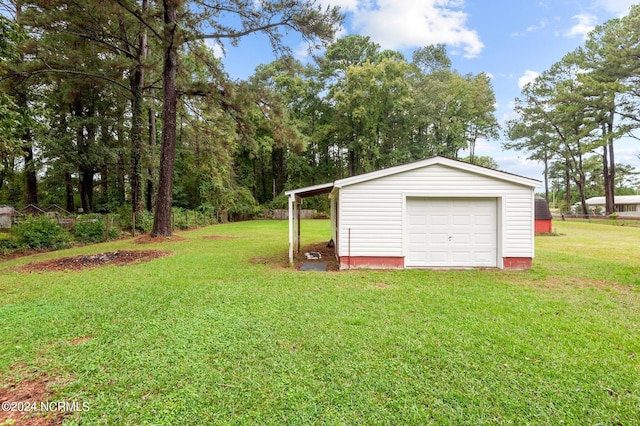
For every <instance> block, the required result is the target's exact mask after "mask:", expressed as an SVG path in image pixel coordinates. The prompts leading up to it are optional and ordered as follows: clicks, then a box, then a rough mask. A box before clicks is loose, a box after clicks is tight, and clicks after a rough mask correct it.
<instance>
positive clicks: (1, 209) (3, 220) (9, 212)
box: [0, 205, 18, 230]
mask: <svg viewBox="0 0 640 426" xmlns="http://www.w3.org/2000/svg"><path fill="white" fill-rule="evenodd" d="M17 215H18V212H16V211H15V209H14V208H13V207H11V206H6V205H3V206H0V229H3V230H7V229H11V224H12V223H13V218H14V217H16V216H17Z"/></svg>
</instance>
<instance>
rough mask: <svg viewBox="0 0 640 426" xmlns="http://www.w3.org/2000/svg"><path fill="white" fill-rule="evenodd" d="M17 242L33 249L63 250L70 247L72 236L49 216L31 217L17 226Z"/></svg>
mask: <svg viewBox="0 0 640 426" xmlns="http://www.w3.org/2000/svg"><path fill="white" fill-rule="evenodd" d="M15 235H16V241H17V242H18V244H20V245H22V246H26V247H28V248H31V249H61V248H66V247H69V246H70V244H71V236H70V235H69V233H68V232H66V231H65V230H64V229H62V228H61V227H60V226H59V225H58V223H57V222H56V221H55V220H54V219H52V218H50V217H47V216H44V215H41V216H31V217H29V218H27V219H26V220H25V221H23V222H22V223H20V224H19V225H18V226H16V230H15Z"/></svg>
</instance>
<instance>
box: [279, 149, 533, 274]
mask: <svg viewBox="0 0 640 426" xmlns="http://www.w3.org/2000/svg"><path fill="white" fill-rule="evenodd" d="M540 184H541V182H540V181H538V180H535V179H530V178H527V177H524V176H519V175H516V174H513V173H508V172H504V171H500V170H494V169H489V168H486V167H481V166H477V165H474V164H469V163H465V162H462V161H458V160H453V159H450V158H445V157H438V156H436V157H431V158H427V159H424V160H420V161H416V162H413V163H407V164H403V165H399V166H395V167H390V168H388V169H382V170H378V171H374V172H370V173H365V174H362V175H358V176H351V177H347V178H344V179H339V180H336V181H334V182H332V183H329V184H324V185H317V186H314V187H308V188H300V189H296V190H291V191H288V192H286V194H287V195H288V196H289V210H290V215H289V218H290V219H289V220H290V222H289V224H290V225H289V230H290V231H289V249H290V250H289V258H290V259H293V255H294V254H295V253H296V250H297V249H298V246H299V235H300V221H299V220H297V215H296V211H297V209H298V208H299V206H300V205H301V204H302V200H303V198H305V197H306V196H308V195H310V194H315V195H317V194H318V193H328V194H329V198H330V200H331V238H332V240H333V241H334V242H335V250H336V257H337V258H338V261H339V262H340V268H341V269H357V268H376V269H403V268H503V269H527V268H530V267H531V264H532V260H533V257H534V242H535V239H534V210H535V209H534V205H535V203H534V200H535V197H534V190H535V188H536V187H538V186H539V185H540Z"/></svg>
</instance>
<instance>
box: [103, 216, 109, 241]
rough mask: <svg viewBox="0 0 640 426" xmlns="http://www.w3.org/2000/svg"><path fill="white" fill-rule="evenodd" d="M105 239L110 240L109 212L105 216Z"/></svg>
mask: <svg viewBox="0 0 640 426" xmlns="http://www.w3.org/2000/svg"><path fill="white" fill-rule="evenodd" d="M104 240H105V241H109V213H107V215H106V216H105V217H104Z"/></svg>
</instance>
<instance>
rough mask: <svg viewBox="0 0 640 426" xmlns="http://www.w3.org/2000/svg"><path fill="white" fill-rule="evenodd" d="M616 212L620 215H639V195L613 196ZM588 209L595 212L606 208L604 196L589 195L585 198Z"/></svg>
mask: <svg viewBox="0 0 640 426" xmlns="http://www.w3.org/2000/svg"><path fill="white" fill-rule="evenodd" d="M613 202H614V204H615V209H616V213H617V214H618V216H620V217H640V195H616V196H615V197H613ZM585 203H586V204H587V206H589V209H590V210H591V209H593V211H595V212H596V213H599V212H604V211H605V209H606V202H605V197H591V198H589V199H587V200H585Z"/></svg>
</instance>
